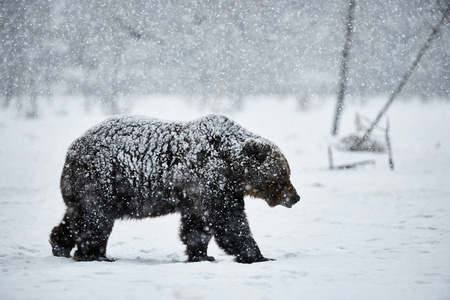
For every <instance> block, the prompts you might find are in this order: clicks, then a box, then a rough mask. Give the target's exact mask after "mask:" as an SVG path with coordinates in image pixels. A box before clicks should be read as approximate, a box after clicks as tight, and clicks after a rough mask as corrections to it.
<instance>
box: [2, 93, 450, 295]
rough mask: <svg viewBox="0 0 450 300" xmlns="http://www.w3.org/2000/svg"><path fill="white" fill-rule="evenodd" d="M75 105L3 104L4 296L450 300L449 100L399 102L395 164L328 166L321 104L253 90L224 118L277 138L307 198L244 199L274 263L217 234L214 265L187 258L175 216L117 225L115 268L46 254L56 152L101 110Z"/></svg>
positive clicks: (56, 198)
mask: <svg viewBox="0 0 450 300" xmlns="http://www.w3.org/2000/svg"><path fill="white" fill-rule="evenodd" d="M383 101H384V99H380V101H374V102H373V103H372V104H370V105H364V106H361V105H355V104H353V105H352V106H351V107H347V108H346V111H345V114H344V116H343V124H342V126H343V127H342V130H341V132H342V133H343V135H344V134H346V133H350V132H351V131H352V129H353V119H354V113H355V111H359V112H361V113H362V114H363V115H366V116H368V117H369V118H371V119H373V118H374V116H375V114H376V112H377V111H378V110H379V108H380V107H381V105H382V104H383ZM73 102H74V101H72V100H71V99H65V100H64V101H61V102H55V103H54V104H53V106H50V107H47V108H43V110H42V113H41V118H40V119H38V120H25V119H23V118H19V117H17V115H16V113H15V112H12V111H6V112H5V111H1V112H0V166H1V168H0V241H1V242H0V299H75V298H77V299H105V298H107V297H108V298H111V299H143V298H153V299H230V298H232V299H234V298H237V299H301V298H302V299H450V184H449V176H448V174H449V171H448V170H450V155H449V153H450V118H449V117H448V116H449V115H450V103H448V102H447V103H443V102H438V101H435V102H432V103H430V104H427V105H424V104H423V103H420V102H419V101H410V102H399V103H395V104H394V106H393V107H392V108H391V110H390V113H389V117H390V121H391V129H392V139H393V149H394V159H395V163H396V170H395V171H390V170H389V168H388V165H387V157H386V156H385V155H371V156H370V158H375V159H376V161H377V164H376V165H375V166H369V167H364V168H360V169H357V170H350V171H329V170H327V165H328V160H327V146H328V144H329V142H331V140H330V139H329V131H330V128H331V117H332V112H333V109H334V103H333V102H331V101H329V100H324V103H322V104H321V105H316V106H313V107H312V108H311V109H310V110H308V111H300V110H299V109H298V107H297V104H296V103H295V102H294V101H291V100H289V99H287V100H284V101H282V102H279V101H275V100H273V99H272V100H271V99H258V101H253V102H248V103H246V105H245V106H244V108H243V110H242V111H240V112H234V113H231V114H229V116H230V117H231V118H233V119H235V120H236V121H237V122H239V123H240V124H241V125H243V126H245V127H247V128H248V129H250V130H252V131H254V132H255V133H258V134H260V135H262V136H264V137H267V138H269V139H271V140H273V141H274V142H275V143H277V144H278V145H279V146H280V147H281V149H282V150H283V151H284V152H285V154H286V156H287V158H288V160H289V161H290V164H291V169H292V177H293V183H294V185H295V186H296V188H297V190H298V191H299V194H300V195H301V196H302V200H301V202H300V203H298V204H297V205H296V206H294V207H293V208H292V209H286V208H284V207H277V208H269V207H268V206H267V205H266V204H265V203H264V202H263V201H261V200H258V199H247V201H246V203H247V212H248V216H249V219H250V225H251V228H252V230H253V234H254V236H255V239H256V241H257V242H258V244H259V246H260V248H261V250H262V252H263V254H264V255H265V256H266V257H270V258H275V259H276V261H272V262H266V263H258V264H252V265H242V264H238V263H235V262H233V261H232V258H231V257H229V256H227V255H225V254H224V253H223V252H222V251H221V250H220V249H218V247H217V246H216V245H215V244H214V242H212V243H211V246H210V254H211V255H213V256H215V257H216V259H217V263H209V262H203V263H192V264H186V263H184V262H183V261H184V260H185V259H186V257H185V256H184V254H183V251H184V247H183V245H182V244H181V242H180V241H179V239H178V222H179V220H178V219H179V217H178V216H177V215H173V216H168V217H163V218H157V219H151V220H145V221H122V222H117V223H116V226H115V228H114V230H113V234H112V236H111V238H110V241H109V248H108V255H109V256H111V257H114V258H116V259H117V261H116V262H114V263H105V262H103V263H99V262H90V263H79V262H74V261H72V260H70V259H65V258H56V257H53V256H51V249H50V246H49V244H48V235H49V233H50V230H51V228H52V227H53V226H55V225H56V224H57V223H58V222H59V221H60V218H61V217H62V214H63V211H64V206H63V202H62V199H61V197H60V195H59V186H58V181H59V175H60V171H61V168H62V165H63V161H64V156H65V151H66V149H67V147H68V146H69V144H70V142H71V141H72V140H73V139H75V138H76V137H77V136H79V135H80V134H81V133H83V132H84V131H85V130H86V129H87V128H89V127H90V126H92V125H94V124H95V123H97V122H98V121H100V120H102V119H103V118H104V116H102V115H101V114H100V113H91V114H88V115H85V114H83V113H82V112H81V107H78V106H77V104H75V103H73ZM66 107H69V108H66ZM210 112H211V111H209V110H207V109H205V108H203V109H198V107H196V106H195V105H188V104H186V103H185V102H182V101H179V100H176V99H168V98H164V101H159V100H157V99H156V98H152V99H149V100H147V101H143V100H140V101H136V103H135V105H134V106H133V109H132V110H131V113H134V114H136V113H138V114H145V115H149V116H155V117H159V118H164V119H173V120H190V119H193V118H196V117H199V116H201V115H204V114H207V113H210ZM335 156H336V157H335V161H336V163H344V162H349V161H357V160H361V159H365V158H366V157H363V156H362V155H359V154H355V155H351V156H350V157H349V156H348V155H344V154H340V155H339V153H337V152H336V155H335Z"/></svg>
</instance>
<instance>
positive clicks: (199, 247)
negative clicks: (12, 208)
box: [50, 115, 300, 263]
mask: <svg viewBox="0 0 450 300" xmlns="http://www.w3.org/2000/svg"><path fill="white" fill-rule="evenodd" d="M289 177H290V169H289V166H288V163H287V161H286V159H285V158H284V156H283V154H282V153H281V151H280V150H279V149H278V148H277V147H276V146H275V145H274V144H272V143H271V142H269V141H267V140H265V139H263V138H261V137H259V136H257V135H255V134H253V133H251V132H249V131H247V130H245V129H244V128H242V127H241V126H239V125H237V124H236V123H234V122H232V121H231V120H229V119H227V118H225V117H222V116H214V115H212V116H208V117H205V118H202V119H199V120H196V121H193V122H188V123H177V122H162V121H158V120H155V119H149V118H143V117H116V118H111V119H109V120H106V121H105V122H103V123H101V124H99V125H97V126H95V127H94V128H92V129H90V130H89V131H87V132H86V133H85V134H84V135H83V136H81V137H80V138H78V139H77V140H76V141H75V142H74V143H73V144H72V145H71V146H70V148H69V150H68V152H67V157H66V162H65V165H64V168H63V172H62V175H61V192H62V196H63V199H64V202H65V204H66V206H67V209H66V213H65V215H64V217H63V220H62V221H61V223H60V224H59V225H58V226H56V227H55V228H54V229H53V230H52V232H51V234H50V244H51V245H52V251H53V254H54V255H55V256H64V257H70V255H71V251H72V249H73V248H74V247H76V248H77V250H76V251H75V253H74V259H76V260H81V261H92V260H99V261H110V259H108V258H107V257H106V247H107V242H108V238H109V235H110V233H111V230H112V228H113V225H114V220H116V219H122V218H137V219H139V218H146V217H156V216H162V215H166V214H170V213H175V212H179V213H181V229H180V237H181V240H182V242H183V243H184V244H185V245H186V254H187V255H188V261H203V260H208V261H212V260H214V258H212V257H210V256H208V255H207V247H208V243H209V241H210V240H211V238H212V237H213V236H214V238H215V240H216V242H217V244H218V245H219V246H220V247H221V248H222V249H223V250H224V251H225V252H226V253H228V254H230V255H234V256H235V257H236V260H237V261H238V262H242V263H252V262H259V261H266V260H267V259H266V258H265V257H264V256H263V255H262V254H261V252H260V250H259V247H258V245H257V244H256V242H255V240H254V239H253V237H252V234H251V231H250V227H249V225H248V221H247V217H246V215H245V210H244V196H246V195H250V196H254V197H258V198H262V199H265V200H266V201H267V202H268V204H269V205H270V206H276V205H279V204H281V205H284V206H287V207H291V206H292V205H293V204H295V203H296V202H298V200H299V199H300V197H299V196H298V195H297V192H296V190H295V188H294V187H293V186H292V184H291V182H290V180H289Z"/></svg>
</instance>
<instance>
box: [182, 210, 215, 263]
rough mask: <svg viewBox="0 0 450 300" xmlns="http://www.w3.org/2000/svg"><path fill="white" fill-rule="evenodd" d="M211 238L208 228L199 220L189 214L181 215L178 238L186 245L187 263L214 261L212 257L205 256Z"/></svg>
mask: <svg viewBox="0 0 450 300" xmlns="http://www.w3.org/2000/svg"><path fill="white" fill-rule="evenodd" d="M211 236H212V234H211V232H210V230H209V227H208V226H207V225H205V224H204V222H203V220H202V219H201V218H199V217H197V216H195V215H193V214H189V213H184V214H183V215H182V217H181V230H180V237H181V240H182V241H183V243H184V244H185V245H186V255H187V256H188V259H187V261H188V262H198V261H214V260H215V259H214V257H212V256H208V255H207V251H208V243H209V241H210V240H211Z"/></svg>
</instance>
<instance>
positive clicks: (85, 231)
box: [74, 207, 114, 262]
mask: <svg viewBox="0 0 450 300" xmlns="http://www.w3.org/2000/svg"><path fill="white" fill-rule="evenodd" d="M113 225H114V217H112V216H110V214H108V213H106V212H104V211H102V210H100V209H99V208H98V207H97V208H88V209H82V210H81V213H80V216H79V219H78V220H77V222H76V224H75V228H76V232H77V237H76V245H77V250H76V251H75V254H74V259H75V260H78V261H95V260H96V261H109V262H112V261H114V260H113V259H110V258H107V257H106V246H107V244H108V238H109V235H110V234H111V231H112V228H113Z"/></svg>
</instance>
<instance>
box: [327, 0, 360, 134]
mask: <svg viewBox="0 0 450 300" xmlns="http://www.w3.org/2000/svg"><path fill="white" fill-rule="evenodd" d="M355 5H356V1H355V0H350V1H349V3H348V13H347V29H346V34H345V42H344V49H343V51H342V66H341V74H340V78H339V91H338V101H337V106H336V112H335V115H334V123H333V130H332V134H333V135H337V132H338V129H339V121H340V118H341V113H342V110H343V109H344V98H345V92H346V89H347V71H348V56H349V53H350V46H351V41H352V31H353V25H354V24H353V23H354V22H353V20H354V17H353V16H354V11H355Z"/></svg>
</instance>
